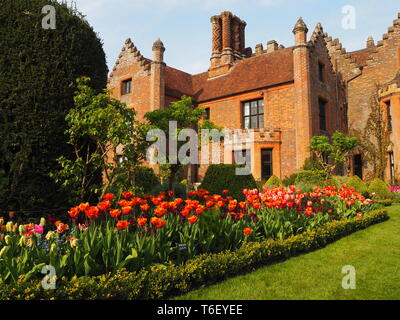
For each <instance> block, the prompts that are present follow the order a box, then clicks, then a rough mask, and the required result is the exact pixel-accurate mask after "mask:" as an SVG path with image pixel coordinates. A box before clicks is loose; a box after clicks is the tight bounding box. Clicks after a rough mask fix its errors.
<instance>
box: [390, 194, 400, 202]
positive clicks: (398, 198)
mask: <svg viewBox="0 0 400 320" xmlns="http://www.w3.org/2000/svg"><path fill="white" fill-rule="evenodd" d="M392 198H393V202H395V203H400V193H398V192H392Z"/></svg>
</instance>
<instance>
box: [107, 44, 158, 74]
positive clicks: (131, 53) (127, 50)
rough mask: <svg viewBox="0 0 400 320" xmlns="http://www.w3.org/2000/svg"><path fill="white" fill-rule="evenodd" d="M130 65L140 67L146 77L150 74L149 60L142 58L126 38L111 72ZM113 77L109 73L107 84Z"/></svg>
mask: <svg viewBox="0 0 400 320" xmlns="http://www.w3.org/2000/svg"><path fill="white" fill-rule="evenodd" d="M131 63H139V64H140V66H141V67H142V70H143V71H144V72H146V73H147V74H148V75H149V74H150V68H151V60H150V59H147V58H145V57H143V55H142V54H141V53H140V51H139V50H138V49H137V48H136V46H135V45H134V44H133V42H132V40H131V39H130V38H128V39H126V40H125V44H124V46H123V47H122V49H121V52H120V54H119V55H118V59H117V61H115V65H114V67H113V70H112V71H116V70H117V69H118V67H119V66H125V65H129V64H131ZM113 75H114V74H113V72H111V73H110V75H109V79H108V82H109V81H110V79H111V78H112V77H113Z"/></svg>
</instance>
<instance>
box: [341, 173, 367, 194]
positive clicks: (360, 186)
mask: <svg viewBox="0 0 400 320" xmlns="http://www.w3.org/2000/svg"><path fill="white" fill-rule="evenodd" d="M346 185H347V186H348V187H349V188H352V189H354V190H356V191H357V192H358V193H361V194H365V193H367V192H368V187H367V185H366V184H365V183H364V181H362V180H361V179H360V177H359V176H353V177H350V178H349V179H348V180H347V182H346Z"/></svg>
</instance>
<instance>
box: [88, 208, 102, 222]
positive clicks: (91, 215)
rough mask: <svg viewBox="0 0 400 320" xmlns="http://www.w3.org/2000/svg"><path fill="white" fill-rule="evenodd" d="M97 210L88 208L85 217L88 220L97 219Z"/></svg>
mask: <svg viewBox="0 0 400 320" xmlns="http://www.w3.org/2000/svg"><path fill="white" fill-rule="evenodd" d="M99 211H100V210H99V208H97V207H89V208H88V209H87V210H86V211H85V214H86V217H88V218H89V219H95V218H98V217H99Z"/></svg>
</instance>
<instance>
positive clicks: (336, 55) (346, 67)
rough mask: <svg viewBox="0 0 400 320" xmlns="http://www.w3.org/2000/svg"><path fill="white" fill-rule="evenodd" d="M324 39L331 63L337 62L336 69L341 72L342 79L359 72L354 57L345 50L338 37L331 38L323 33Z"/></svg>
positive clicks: (350, 77) (351, 76)
mask: <svg viewBox="0 0 400 320" xmlns="http://www.w3.org/2000/svg"><path fill="white" fill-rule="evenodd" d="M324 39H325V42H326V47H327V49H328V52H329V55H330V57H331V63H332V65H335V63H337V68H338V71H339V72H340V73H341V74H342V76H343V79H344V80H349V79H352V78H353V77H356V76H358V75H359V74H361V70H360V66H359V65H358V64H357V63H356V61H355V60H354V57H353V56H352V55H351V54H350V53H348V52H347V51H346V49H345V48H344V47H343V45H342V43H341V42H340V41H339V39H332V37H330V36H329V35H328V33H324Z"/></svg>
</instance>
